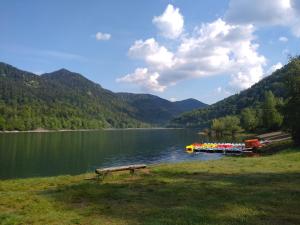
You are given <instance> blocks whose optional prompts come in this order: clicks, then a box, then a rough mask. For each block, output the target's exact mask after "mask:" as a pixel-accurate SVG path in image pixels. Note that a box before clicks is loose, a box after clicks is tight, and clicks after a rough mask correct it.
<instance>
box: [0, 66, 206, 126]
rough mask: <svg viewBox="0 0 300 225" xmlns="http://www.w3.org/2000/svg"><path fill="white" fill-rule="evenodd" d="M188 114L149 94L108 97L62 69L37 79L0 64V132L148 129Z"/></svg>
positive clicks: (112, 94)
mask: <svg viewBox="0 0 300 225" xmlns="http://www.w3.org/2000/svg"><path fill="white" fill-rule="evenodd" d="M147 96H148V97H147ZM138 102H139V103H138ZM202 105H205V104H203V103H200V102H197V100H195V101H194V102H192V103H191V104H190V105H189V107H192V108H193V107H194V108H198V107H199V106H200V107H201V106H202ZM144 107H145V108H144ZM189 109H190V108H188V107H187V108H186V110H184V109H183V106H182V105H180V104H179V105H178V106H176V103H171V102H169V101H167V100H165V99H161V98H159V97H157V96H154V95H143V94H141V95H139V94H125V93H114V92H111V91H109V90H107V89H104V88H102V87H101V86H100V85H99V84H96V83H94V82H92V81H90V80H88V79H87V78H85V77H84V76H82V75H81V74H79V73H74V72H71V71H68V70H66V69H60V70H58V71H55V72H52V73H46V74H42V75H40V76H39V75H36V74H33V73H30V72H26V71H23V70H19V69H17V68H15V67H13V66H11V65H8V64H5V63H0V130H32V129H36V128H46V129H78V128H103V127H119V128H122V127H149V126H157V125H162V124H166V123H167V121H168V120H170V119H171V118H172V117H174V116H176V115H179V114H180V113H182V112H183V111H187V110H189ZM150 110H152V113H150V112H149V111H150ZM160 116H161V117H160Z"/></svg>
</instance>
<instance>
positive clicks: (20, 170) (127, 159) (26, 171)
mask: <svg viewBox="0 0 300 225" xmlns="http://www.w3.org/2000/svg"><path fill="white" fill-rule="evenodd" d="M204 139H206V138H203V137H201V136H200V135H198V134H197V132H196V131H194V130H162V129H161V130H106V131H89V132H86V131H85V132H51V133H18V134H0V178H2V179H3V178H15V177H32V176H53V175H59V174H79V173H83V172H88V171H93V170H94V169H95V168H97V167H104V166H113V165H124V164H129V163H148V164H149V163H161V162H177V161H183V160H208V159H216V158H219V157H221V156H220V155H217V154H213V155H212V154H197V155H189V154H186V153H185V152H184V147H185V146H186V145H187V144H190V143H192V142H196V141H198V142H200V141H207V140H204Z"/></svg>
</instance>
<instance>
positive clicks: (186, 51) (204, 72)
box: [119, 19, 266, 91]
mask: <svg viewBox="0 0 300 225" xmlns="http://www.w3.org/2000/svg"><path fill="white" fill-rule="evenodd" d="M253 32H254V27H253V26H252V25H230V24H227V23H226V22H225V21H223V20H222V19H218V20H216V21H214V22H212V23H206V24H202V26H201V27H200V28H196V29H195V32H194V33H193V34H191V35H189V36H186V37H185V38H183V39H182V40H181V42H180V44H179V46H178V47H177V50H176V51H173V52H171V51H170V50H168V49H167V48H166V47H164V46H162V45H160V44H159V43H157V42H156V41H155V40H154V39H153V38H150V39H147V40H146V41H142V40H139V41H136V42H135V43H134V44H133V46H132V47H131V48H130V49H129V55H130V56H132V57H134V58H138V59H141V60H143V61H144V62H145V63H146V65H147V69H146V68H144V69H143V70H140V69H139V70H138V69H137V70H136V71H135V72H134V73H133V74H129V75H126V76H124V77H123V78H120V79H119V81H123V82H131V83H136V84H140V85H142V86H147V87H148V89H152V90H153V91H164V90H165V88H166V87H168V86H171V85H175V84H176V83H178V82H179V81H181V80H184V79H189V78H199V77H205V76H214V75H226V74H231V81H230V85H231V86H232V88H233V89H235V90H241V89H244V88H248V87H250V86H251V85H252V84H254V83H256V82H258V81H259V80H260V79H261V78H262V77H263V74H264V71H263V66H264V65H265V61H266V59H265V57H264V56H262V55H260V54H259V53H258V52H257V48H258V45H257V44H256V43H255V42H254V40H255V37H254V35H253ZM141 77H142V80H143V82H137V78H139V79H138V80H139V81H140V80H141V79H140V78H141ZM133 78H134V79H133ZM154 78H155V79H154ZM153 80H155V82H153ZM143 83H145V84H143Z"/></svg>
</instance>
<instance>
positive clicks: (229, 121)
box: [222, 116, 242, 136]
mask: <svg viewBox="0 0 300 225" xmlns="http://www.w3.org/2000/svg"><path fill="white" fill-rule="evenodd" d="M222 121H223V123H224V125H225V130H226V131H228V132H230V133H231V135H232V136H234V135H236V133H238V132H240V131H241V130H242V128H241V127H240V118H239V117H237V116H225V117H223V118H222Z"/></svg>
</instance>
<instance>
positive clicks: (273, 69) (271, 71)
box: [266, 62, 283, 75]
mask: <svg viewBox="0 0 300 225" xmlns="http://www.w3.org/2000/svg"><path fill="white" fill-rule="evenodd" d="M282 67H283V65H282V63H281V62H278V63H276V64H274V65H272V66H271V67H270V68H269V69H268V70H267V72H266V75H271V74H272V73H273V72H275V71H276V70H278V69H280V68H282Z"/></svg>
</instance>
